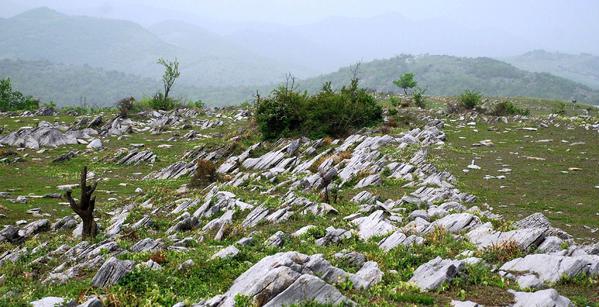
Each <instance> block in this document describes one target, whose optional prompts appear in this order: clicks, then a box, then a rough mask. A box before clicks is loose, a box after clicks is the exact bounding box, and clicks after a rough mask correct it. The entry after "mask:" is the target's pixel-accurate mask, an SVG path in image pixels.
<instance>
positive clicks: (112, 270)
mask: <svg viewBox="0 0 599 307" xmlns="http://www.w3.org/2000/svg"><path fill="white" fill-rule="evenodd" d="M134 264H135V263H134V262H133V261H130V260H118V259H116V258H115V257H111V258H110V259H108V260H106V262H104V264H102V266H101V267H100V269H99V270H98V272H97V273H96V275H95V276H94V278H93V279H92V285H93V286H94V287H97V288H105V287H109V286H111V285H114V284H116V283H117V282H118V281H119V279H121V278H122V277H123V276H125V274H127V273H129V272H130V271H131V270H132V269H133V266H134Z"/></svg>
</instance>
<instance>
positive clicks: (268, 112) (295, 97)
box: [256, 85, 308, 140]
mask: <svg viewBox="0 0 599 307" xmlns="http://www.w3.org/2000/svg"><path fill="white" fill-rule="evenodd" d="M307 100H308V94H307V93H305V92H304V93H300V92H297V91H295V90H294V89H293V87H288V86H283V85H281V86H279V87H278V88H276V89H275V90H273V92H272V93H271V95H270V96H269V97H266V98H261V97H260V96H257V97H256V123H257V124H258V128H259V129H260V132H262V137H263V138H264V139H267V140H268V139H276V138H277V137H279V136H284V135H289V134H292V133H297V131H298V130H299V129H300V128H301V125H302V122H303V121H304V120H305V114H304V113H305V111H304V109H305V105H306V104H307Z"/></svg>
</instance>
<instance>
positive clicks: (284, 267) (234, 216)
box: [0, 110, 599, 306]
mask: <svg viewBox="0 0 599 307" xmlns="http://www.w3.org/2000/svg"><path fill="white" fill-rule="evenodd" d="M198 115H199V113H198V111H195V110H175V111H170V112H151V113H150V114H147V117H148V118H149V119H148V121H147V122H135V121H133V120H131V119H124V118H120V117H116V118H113V119H112V120H110V121H108V122H107V123H103V120H102V118H101V117H100V118H93V119H81V120H80V121H79V122H78V123H76V124H75V125H74V126H72V127H71V128H68V129H65V127H61V126H58V125H51V124H48V123H45V122H42V123H40V125H39V126H38V127H37V128H23V129H21V130H19V131H16V132H13V133H11V134H9V135H8V136H6V137H4V138H2V139H0V143H2V144H8V145H10V146H17V147H28V148H35V146H37V148H39V147H40V146H61V145H63V144H64V145H68V144H77V143H82V144H83V143H84V142H88V141H89V140H91V139H93V138H94V137H95V136H97V135H102V136H118V137H124V136H125V135H126V134H129V133H132V132H136V131H137V132H141V131H150V130H151V131H152V132H156V133H160V132H161V131H164V130H165V129H169V128H170V127H177V128H179V129H187V130H189V129H195V128H194V127H197V128H199V129H209V128H214V127H218V126H220V125H223V124H224V123H225V120H233V121H236V120H244V119H246V118H247V116H249V113H248V112H247V111H239V112H238V113H237V114H235V115H234V116H231V117H224V116H216V117H217V119H215V120H198V119H196V117H197V116H198ZM212 115H214V114H212ZM443 126H444V124H443V122H441V121H438V120H431V121H429V122H428V123H427V124H426V125H425V126H424V127H423V128H417V129H413V130H411V131H409V132H407V133H404V134H401V135H398V136H391V135H380V136H368V135H364V134H354V135H351V136H349V137H347V138H345V139H336V140H328V139H327V140H325V139H320V140H309V139H307V138H299V139H292V140H281V141H279V142H277V143H275V144H274V145H272V147H268V149H265V148H267V146H270V145H267V144H262V143H258V144H254V145H253V146H250V147H249V148H248V149H247V150H245V151H244V152H242V153H241V154H239V155H232V154H231V153H230V150H229V149H228V148H227V147H226V146H223V147H219V148H207V147H205V146H198V147H196V148H194V149H192V150H190V151H188V152H186V153H185V155H184V156H183V157H182V159H181V161H179V162H177V163H174V164H172V165H169V166H167V167H165V168H163V169H161V170H158V171H156V172H154V173H150V174H148V175H147V176H146V177H145V178H146V179H177V178H182V177H184V176H188V175H190V174H192V173H193V172H194V171H195V170H196V167H197V161H198V160H200V159H205V160H210V161H213V162H215V164H217V165H219V167H218V168H217V172H218V173H219V174H221V175H223V178H228V179H230V180H228V181H227V182H223V183H216V184H212V185H211V186H209V187H208V188H207V189H205V190H203V191H202V195H201V196H198V195H196V194H191V195H185V197H186V198H181V199H178V200H176V201H174V202H172V203H168V204H163V205H162V206H157V207H154V206H153V204H152V200H151V199H148V200H147V201H146V202H144V203H142V204H135V203H131V204H129V205H126V206H123V207H120V208H118V209H116V210H113V211H112V212H102V216H110V218H109V219H106V220H104V221H101V220H98V223H99V224H100V227H102V226H104V227H103V230H102V231H103V237H104V238H105V240H104V241H102V242H99V243H90V242H85V241H84V242H81V243H78V244H75V245H73V246H70V245H69V244H64V245H61V246H59V247H58V248H56V249H53V250H49V251H48V252H47V253H43V254H42V255H41V256H39V257H38V258H36V259H34V260H33V261H32V263H35V264H39V265H45V264H49V263H59V265H57V266H56V267H54V268H52V269H51V271H50V273H49V274H48V275H47V276H44V277H43V279H42V280H43V282H44V283H46V284H54V283H66V282H67V281H69V280H71V279H73V278H81V277H83V276H85V275H86V274H87V273H88V272H95V273H94V277H93V279H92V285H93V286H94V287H99V288H105V287H110V286H111V285H114V284H115V283H117V282H118V281H119V280H120V279H121V278H122V277H123V276H126V274H128V273H129V272H131V271H132V270H133V269H134V268H135V267H136V266H138V267H141V268H142V269H143V268H145V269H150V270H160V269H161V268H162V267H161V265H160V264H158V263H157V262H155V261H153V260H149V261H147V262H142V263H136V262H134V261H131V260H119V258H120V259H123V258H122V257H119V256H120V255H122V254H124V253H143V252H148V253H154V252H158V251H162V250H170V251H175V252H179V251H188V250H190V249H191V248H193V245H194V244H193V243H194V242H197V241H201V240H203V239H204V237H210V239H213V240H215V241H222V240H225V239H226V238H227V236H228V234H229V231H231V228H232V227H233V225H234V224H235V225H236V224H239V225H240V227H241V229H242V230H243V231H248V232H250V233H249V234H247V236H246V237H244V238H243V239H241V240H238V241H237V242H235V243H234V244H231V245H228V246H224V247H222V246H220V247H219V250H218V251H216V252H215V253H213V254H212V256H210V257H208V258H207V261H215V260H218V259H228V258H233V257H237V256H238V255H239V254H240V253H242V252H243V251H244V248H247V246H248V245H253V244H255V243H254V237H255V235H254V234H253V233H251V232H253V231H257V230H259V229H260V228H259V227H258V226H259V225H261V224H269V225H273V228H274V229H273V230H278V231H276V232H272V233H269V235H270V236H269V237H268V238H266V240H264V241H263V242H261V243H260V244H262V245H261V247H263V248H265V250H267V251H273V250H274V251H280V249H281V248H283V247H285V248H287V247H288V246H285V245H286V243H287V242H288V241H289V240H290V237H294V238H299V239H300V240H307V239H310V240H314V243H315V244H316V245H317V246H339V245H341V244H342V243H343V242H344V241H347V240H363V241H368V240H373V239H374V238H376V240H377V241H376V243H377V244H376V246H378V248H379V249H380V250H381V251H384V252H390V251H392V250H394V249H396V248H400V247H402V246H404V247H405V246H409V247H414V246H418V245H422V244H425V243H426V240H427V239H426V238H427V235H429V234H431V233H433V232H435V231H437V230H439V229H443V230H444V231H446V232H447V233H449V234H450V235H452V236H453V237H454V238H456V239H459V240H468V241H469V242H471V243H472V244H473V247H475V248H476V249H479V250H481V251H483V250H486V249H488V248H491V247H496V246H502V245H503V244H516V245H517V246H518V247H519V248H520V249H522V250H523V251H525V253H526V255H524V256H523V257H521V258H517V259H514V260H512V261H509V262H507V263H505V264H502V265H501V266H498V268H497V270H496V272H497V273H498V274H500V275H501V276H503V277H505V278H509V279H512V280H514V281H515V282H516V283H517V284H518V285H519V287H520V288H522V289H534V290H539V291H537V292H515V291H514V292H513V295H514V300H515V305H516V306H532V305H540V306H569V305H570V304H571V302H570V301H569V300H568V299H567V298H565V297H563V296H560V295H559V294H558V293H557V292H556V291H555V290H553V289H545V290H542V289H544V288H546V287H548V286H550V285H551V284H552V283H554V282H556V281H557V280H559V279H560V278H562V277H564V276H567V277H573V276H577V275H579V274H586V275H590V276H598V275H599V247H596V246H578V245H576V244H574V242H573V240H572V238H571V237H570V236H569V235H568V234H567V233H565V232H563V231H561V230H559V229H556V228H553V227H551V225H550V224H549V222H548V221H547V220H546V218H545V217H544V216H543V215H542V214H534V215H531V216H529V217H527V218H525V219H523V220H521V221H519V222H517V223H515V224H514V225H515V227H514V228H513V229H510V230H498V229H495V228H494V227H493V224H492V223H490V222H487V223H485V222H483V221H485V220H486V219H498V218H500V217H498V216H497V215H494V214H493V213H491V212H489V211H483V210H481V209H480V208H478V207H470V208H467V207H466V205H468V204H469V203H472V202H473V201H474V200H475V197H474V196H473V195H470V194H467V193H464V192H462V191H460V189H459V188H457V186H456V179H455V177H454V176H453V175H452V174H450V173H448V172H445V171H441V170H438V169H437V168H436V167H435V166H434V165H433V164H432V163H430V162H429V161H427V160H428V148H429V147H430V146H440V145H442V144H443V142H444V141H445V133H444V132H443V131H442V129H443ZM192 132H193V133H192ZM175 137H179V135H175ZM197 137H198V133H197V132H196V131H194V130H191V131H190V132H189V133H187V134H186V135H185V136H184V138H185V139H194V138H197ZM174 139H175V138H174V137H173V138H171V139H169V140H174ZM95 141H96V140H93V141H91V142H89V144H88V145H89V146H90V148H94V149H100V148H102V146H99V147H97V146H92V144H93V143H94V142H95ZM97 141H98V142H100V145H101V141H100V140H99V139H97ZM485 144H487V145H488V142H485ZM485 144H483V143H481V144H480V145H483V146H486V145H485ZM132 147H135V149H132V150H127V149H124V150H119V151H118V152H117V153H116V154H115V155H114V156H112V157H111V158H110V161H112V162H114V163H116V164H118V165H139V164H142V163H154V162H155V161H156V158H157V157H156V155H155V154H154V153H153V152H152V151H150V150H141V149H140V148H141V147H142V146H141V145H140V146H133V145H132ZM408 147H411V148H414V147H416V148H418V150H416V151H413V155H412V156H411V157H408V158H407V159H405V160H406V161H403V160H400V159H399V158H397V157H395V155H393V154H388V151H389V149H391V150H397V151H404V150H406V149H407V148H408ZM264 152H265V153H264ZM78 154H80V153H79V152H77V151H71V152H68V153H66V154H64V155H62V156H60V157H58V158H57V159H56V162H61V161H67V160H69V159H72V158H73V157H75V156H76V155H78ZM387 180H393V181H394V182H400V183H401V185H402V187H403V188H406V189H409V191H410V192H409V193H406V194H404V195H403V196H402V197H400V198H399V199H382V198H381V197H379V196H377V195H374V194H373V193H372V192H368V191H366V190H364V189H367V188H369V187H373V186H377V185H381V184H383V183H384V182H386V181H387ZM261 181H265V182H268V185H269V188H263V187H261V186H260V187H258V186H256V185H255V184H252V183H256V182H261ZM246 185H247V190H248V191H253V192H257V193H261V194H265V195H276V196H277V197H275V199H276V200H277V201H275V202H268V203H262V204H260V203H255V202H253V201H252V200H247V199H246V200H242V199H241V198H240V197H238V196H237V195H236V194H234V193H232V192H229V191H227V190H230V188H231V187H241V186H246ZM340 189H350V190H354V189H355V190H356V194H355V196H354V197H353V198H352V199H351V202H352V204H353V205H354V206H355V207H356V208H357V209H356V210H355V212H351V213H349V212H348V213H346V214H343V215H341V216H340V213H339V210H337V209H336V208H335V206H334V205H331V204H334V202H332V201H329V199H334V197H336V196H334V195H335V193H336V192H337V191H338V190H340ZM281 191H284V192H281ZM305 192H310V193H312V192H315V193H320V194H321V195H326V197H322V199H321V200H322V201H314V200H311V199H308V198H307V197H305V196H303V193H305ZM238 194H239V193H238ZM240 195H241V194H240ZM329 202H330V203H329ZM134 210H139V211H142V212H143V216H142V217H141V218H139V217H138V218H137V219H136V220H131V221H129V220H130V219H131V217H134V216H137V215H136V214H132V212H134ZM36 212H37V211H36ZM37 213H39V212H37ZM159 214H160V215H162V214H163V215H165V216H167V217H170V224H169V225H168V229H167V230H166V236H162V235H161V234H157V237H159V238H153V237H146V238H139V239H137V240H136V241H137V242H136V243H135V244H133V245H131V246H130V247H126V248H123V247H120V246H119V244H118V243H117V242H118V240H119V237H120V236H123V235H124V234H126V233H127V232H128V231H126V230H129V229H131V230H139V229H142V228H146V227H148V226H150V225H152V223H153V216H155V215H159ZM297 215H313V216H320V217H328V218H331V219H335V224H334V225H335V226H330V227H327V228H326V229H325V230H324V232H322V229H318V230H319V231H318V233H317V232H312V231H311V230H313V229H315V226H312V225H305V226H304V227H301V228H300V229H298V230H297V231H295V232H291V233H290V234H287V233H285V232H283V231H281V230H279V229H277V227H278V226H277V225H282V224H284V223H285V222H287V221H289V220H290V219H292V217H297ZM235 227H236V226H235ZM60 230H69V231H70V230H72V231H73V235H78V234H79V233H80V231H81V223H79V220H78V219H76V218H75V217H73V216H67V217H65V218H62V219H59V220H57V221H56V222H55V223H53V224H51V223H50V222H49V221H48V220H47V219H40V220H37V221H34V222H31V223H25V224H23V225H21V226H20V227H16V226H7V227H5V228H4V229H3V230H1V231H0V242H11V243H15V244H19V243H22V242H23V241H25V240H27V239H28V238H30V237H32V236H35V235H36V234H38V233H40V232H44V231H60ZM148 230H149V229H148ZM149 233H150V234H156V231H155V230H154V229H152V230H149ZM307 234H309V235H307ZM564 242H566V243H568V244H563V243H564ZM566 245H568V246H569V247H565V246H566ZM44 246H45V245H44V244H42V245H40V247H38V248H36V249H33V250H30V249H28V248H26V247H17V248H15V249H13V250H9V251H6V252H4V253H3V254H2V255H0V265H2V264H3V263H5V262H6V261H12V262H15V261H17V260H19V259H22V257H24V256H26V255H34V254H35V255H39V254H40V253H39V251H40V250H43V249H44V248H45V247H44ZM374 248H376V247H374ZM473 254H474V251H464V253H462V254H461V255H460V256H458V257H456V259H442V258H440V257H437V258H435V259H432V260H430V261H428V262H426V263H423V264H421V265H420V266H418V268H416V269H415V271H414V273H413V276H412V277H411V278H410V280H409V282H411V283H413V284H414V285H415V286H417V287H418V288H420V289H421V290H422V291H434V290H435V289H438V288H439V287H440V286H441V285H443V284H445V283H447V282H450V281H451V280H452V279H453V278H455V277H457V276H460V275H461V274H465V273H466V268H467V265H469V264H476V263H483V262H482V259H480V258H476V257H472V256H473ZM334 257H335V258H336V259H337V260H340V261H343V262H345V263H349V264H350V265H351V266H352V267H354V268H355V269H356V271H352V272H355V273H349V272H347V271H345V270H343V269H340V268H338V267H335V266H333V265H332V264H331V263H330V262H329V261H327V260H326V259H325V258H324V256H323V255H320V254H315V255H306V254H302V253H299V252H293V251H291V252H279V253H276V254H274V255H271V256H267V257H264V258H263V259H261V260H260V261H258V262H257V263H255V264H254V265H253V266H251V267H250V268H249V269H248V270H247V271H246V272H244V273H243V274H241V275H240V276H239V277H238V278H237V279H236V280H235V281H234V282H233V284H232V285H231V287H230V288H229V289H228V290H227V291H226V292H224V293H223V294H222V295H217V296H215V297H213V298H210V299H207V300H204V301H201V302H198V304H197V306H232V305H233V304H234V302H235V298H236V297H237V296H238V295H243V296H246V297H248V298H249V299H250V300H251V301H252V303H254V304H257V305H266V306H281V305H290V304H296V303H299V302H304V301H314V302H317V303H321V304H333V305H336V304H348V305H355V304H356V303H355V302H353V301H351V300H350V299H349V298H348V297H346V296H345V295H344V294H343V293H342V292H341V291H339V288H340V284H344V283H351V284H352V285H353V287H354V288H356V289H368V288H370V287H371V286H373V285H375V284H377V283H379V282H381V280H382V277H383V272H382V271H381V269H380V268H379V265H378V264H377V263H376V262H374V261H368V257H367V256H365V255H364V254H361V253H358V252H355V251H351V250H343V251H340V252H338V253H336V254H335V255H334ZM128 259H133V258H128ZM53 260H58V261H53ZM192 266H194V263H193V261H192V260H187V261H185V262H183V263H181V264H180V266H179V270H182V271H183V270H189V268H190V267H192ZM90 299H91V298H90ZM43 300H44V299H42V300H39V301H36V302H32V303H33V304H34V305H35V304H43V303H44V301H43ZM45 300H46V302H59V303H67V302H65V301H64V300H63V299H60V298H45ZM59 300H61V301H59ZM96 300H97V298H96ZM453 304H454V305H456V306H473V305H476V303H473V302H458V301H454V302H453ZM90 306H92V305H90ZM181 306H182V305H181Z"/></svg>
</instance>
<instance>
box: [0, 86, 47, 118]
mask: <svg viewBox="0 0 599 307" xmlns="http://www.w3.org/2000/svg"><path fill="white" fill-rule="evenodd" d="M38 108H39V100H37V99H35V98H33V97H31V96H25V95H23V94H22V93H21V92H19V91H16V90H13V88H12V84H11V81H10V79H9V78H7V79H2V80H0V111H1V112H6V111H22V110H29V111H33V110H37V109H38Z"/></svg>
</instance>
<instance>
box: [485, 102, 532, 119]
mask: <svg viewBox="0 0 599 307" xmlns="http://www.w3.org/2000/svg"><path fill="white" fill-rule="evenodd" d="M491 114H492V115H495V116H509V115H529V114H530V110H528V109H521V108H518V107H517V106H515V105H514V104H513V103H512V102H511V101H503V102H500V103H498V104H496V105H495V106H494V107H493V110H492V111H491Z"/></svg>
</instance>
